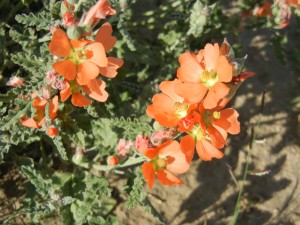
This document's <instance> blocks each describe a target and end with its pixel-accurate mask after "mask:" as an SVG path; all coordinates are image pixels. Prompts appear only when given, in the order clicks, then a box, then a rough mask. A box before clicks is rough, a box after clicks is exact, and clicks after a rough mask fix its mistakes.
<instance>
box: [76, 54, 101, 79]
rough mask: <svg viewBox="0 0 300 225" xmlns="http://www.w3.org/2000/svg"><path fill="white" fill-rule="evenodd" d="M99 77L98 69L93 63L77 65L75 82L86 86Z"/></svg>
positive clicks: (86, 62) (87, 62) (85, 62)
mask: <svg viewBox="0 0 300 225" xmlns="http://www.w3.org/2000/svg"><path fill="white" fill-rule="evenodd" d="M98 75H99V68H98V66H96V65H95V64H94V63H92V62H90V61H88V60H86V61H84V62H82V63H80V64H79V65H78V74H77V78H76V80H77V82H78V84H80V85H86V84H87V83H88V82H90V81H91V80H93V79H95V78H96V77H97V76H98Z"/></svg>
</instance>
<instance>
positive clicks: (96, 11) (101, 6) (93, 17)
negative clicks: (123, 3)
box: [81, 0, 116, 27]
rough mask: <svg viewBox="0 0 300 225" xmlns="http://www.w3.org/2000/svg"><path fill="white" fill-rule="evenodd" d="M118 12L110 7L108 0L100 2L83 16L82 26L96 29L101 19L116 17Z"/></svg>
mask: <svg viewBox="0 0 300 225" xmlns="http://www.w3.org/2000/svg"><path fill="white" fill-rule="evenodd" d="M115 14H116V10H114V9H112V8H111V7H110V3H109V1H107V0H99V1H98V2H97V3H96V4H95V5H94V6H93V7H92V8H90V10H89V11H88V12H87V13H86V14H84V15H83V17H82V19H81V20H82V25H83V26H87V25H89V26H90V27H94V26H95V25H96V24H97V23H98V22H99V21H100V20H101V19H105V18H106V16H111V15H115Z"/></svg>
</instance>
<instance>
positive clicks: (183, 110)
mask: <svg viewBox="0 0 300 225" xmlns="http://www.w3.org/2000/svg"><path fill="white" fill-rule="evenodd" d="M174 107H175V114H176V116H178V117H179V118H184V117H185V116H186V115H187V110H188V107H189V105H188V104H184V103H180V102H175V104H174Z"/></svg>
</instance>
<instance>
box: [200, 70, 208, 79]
mask: <svg viewBox="0 0 300 225" xmlns="http://www.w3.org/2000/svg"><path fill="white" fill-rule="evenodd" d="M210 78H211V74H210V72H208V71H206V70H205V71H203V72H202V74H201V75H200V79H201V80H202V82H207V81H208V80H209V79H210Z"/></svg>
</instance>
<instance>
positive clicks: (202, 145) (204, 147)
mask: <svg viewBox="0 0 300 225" xmlns="http://www.w3.org/2000/svg"><path fill="white" fill-rule="evenodd" d="M196 150H197V153H198V155H199V157H200V158H201V159H202V160H203V161H210V160H212V158H217V159H221V158H222V157H223V155H224V154H223V152H221V151H220V150H219V149H217V148H216V147H214V146H213V145H212V144H211V143H210V142H209V141H207V140H204V139H202V140H199V141H197V144H196Z"/></svg>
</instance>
